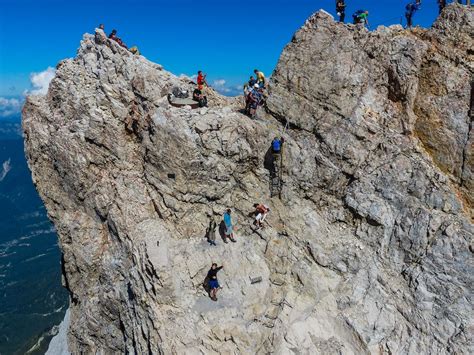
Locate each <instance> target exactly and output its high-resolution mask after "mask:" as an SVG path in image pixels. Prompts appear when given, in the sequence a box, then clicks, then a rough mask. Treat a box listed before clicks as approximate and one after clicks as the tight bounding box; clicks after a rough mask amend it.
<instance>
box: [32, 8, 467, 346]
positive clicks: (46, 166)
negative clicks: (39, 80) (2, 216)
mask: <svg viewBox="0 0 474 355" xmlns="http://www.w3.org/2000/svg"><path fill="white" fill-rule="evenodd" d="M473 34H474V13H473V11H472V10H469V9H467V8H465V7H461V6H451V7H449V8H447V9H446V10H445V11H444V13H443V15H442V16H441V18H439V19H438V21H437V22H436V24H435V25H434V26H433V28H432V29H430V30H420V29H416V30H413V31H406V30H403V29H402V28H401V27H398V26H392V27H390V28H385V27H381V28H379V29H377V30H376V31H373V32H368V31H367V30H365V29H362V28H359V27H355V26H352V25H341V24H338V23H336V22H334V20H333V19H332V18H331V17H330V16H329V15H328V14H326V13H325V12H322V11H321V12H318V13H316V14H315V15H313V16H312V17H311V18H310V19H308V21H307V22H306V24H305V25H304V26H303V27H302V28H301V29H300V30H299V31H298V32H297V33H296V34H295V36H294V38H293V40H292V42H291V43H290V44H289V45H288V46H287V47H286V48H285V50H284V51H283V53H282V55H281V58H280V61H279V63H278V66H277V68H276V70H275V72H274V74H273V76H272V81H271V84H270V88H269V92H268V98H267V107H266V111H265V112H264V111H263V110H262V111H261V112H260V113H259V115H258V118H257V119H255V120H252V119H250V118H248V117H246V116H244V115H242V114H240V113H239V110H238V109H239V107H238V104H239V102H238V101H237V100H231V99H227V98H224V97H221V96H219V95H218V94H217V93H215V92H213V91H212V90H209V91H208V95H209V96H210V97H211V100H210V101H211V107H210V108H209V109H199V110H190V109H188V108H175V107H171V106H170V104H169V103H168V100H167V98H166V95H167V93H168V92H169V91H170V90H171V88H172V87H174V86H181V87H190V84H189V80H187V79H185V78H178V77H175V76H174V75H172V74H171V73H168V72H166V71H165V70H163V69H162V68H161V66H159V65H157V64H154V63H151V62H149V61H147V60H146V59H145V58H143V57H137V56H133V55H132V54H130V53H128V52H127V51H126V50H124V49H122V48H120V47H119V46H118V45H117V44H116V43H114V42H111V41H110V40H107V39H106V38H105V36H104V34H103V32H101V31H100V30H98V31H97V32H96V34H95V36H93V35H85V36H84V39H83V41H82V42H81V46H80V48H79V50H78V53H77V56H76V58H74V59H70V60H65V61H63V62H61V63H60V64H59V65H58V67H57V73H56V77H55V79H54V80H53V81H52V82H51V85H50V88H49V92H48V94H47V95H46V96H45V97H29V98H28V100H27V103H26V105H25V107H24V110H23V128H24V131H25V140H26V152H27V156H28V160H29V164H30V167H31V170H32V173H33V178H34V181H35V183H36V184H37V188H38V190H39V192H40V194H41V196H42V198H43V200H44V202H45V204H46V207H47V209H48V212H49V215H50V218H51V219H52V220H53V221H54V223H55V225H56V228H57V230H58V235H59V238H60V245H61V249H62V251H63V253H64V257H63V268H64V284H65V286H66V287H67V289H68V290H69V292H70V296H71V308H70V312H71V315H70V319H71V321H70V328H69V336H68V342H69V347H70V351H71V352H72V353H94V352H96V353H117V352H126V353H137V354H138V353H140V354H142V353H164V354H169V353H176V354H183V353H189V354H194V353H199V352H201V353H206V354H213V353H270V352H275V353H279V354H288V353H318V354H319V353H320V354H328V353H343V354H351V353H353V354H361V353H397V354H400V353H466V354H467V353H472V352H473V351H474V348H473V341H472V331H473V311H472V309H473V302H472V294H473V289H472V284H473V275H474V267H473V264H472V253H473V250H474V246H473V242H472V236H473V231H474V229H473V224H472V219H471V218H472V204H473V194H472V193H473V163H474V161H473V151H472V142H473V139H474V138H473V134H472V116H470V114H472V107H470V105H471V104H472V95H473V93H472V83H473V75H474V64H473V59H474V43H473V37H474V36H473ZM470 109H471V111H470ZM276 135H282V136H283V137H284V138H285V139H286V143H285V147H284V160H283V180H284V184H283V190H282V194H281V199H279V198H276V197H274V198H270V192H269V189H270V186H269V185H270V170H269V169H270V168H269V164H268V163H269V162H268V159H267V158H268V152H267V150H268V147H269V144H270V142H271V140H272V139H273V137H274V136H276ZM270 165H271V164H270ZM257 202H265V203H267V204H268V205H269V206H270V208H271V211H270V214H269V216H268V219H267V220H268V224H267V225H266V227H265V228H264V229H261V230H259V231H253V230H252V228H251V227H252V225H251V222H252V218H251V217H249V212H251V211H252V209H253V208H252V206H253V204H254V203H257ZM228 207H230V208H232V210H233V213H234V219H235V220H236V221H237V224H236V228H237V231H236V234H237V242H236V243H232V244H224V243H223V242H222V241H221V240H220V238H218V245H217V246H216V247H211V246H209V245H208V244H207V243H206V241H205V238H204V236H205V234H206V229H207V228H208V225H209V222H210V221H211V220H212V219H216V220H218V221H220V219H221V218H222V213H223V212H224V210H225V209H226V208H228ZM216 233H217V234H219V228H218V230H217V231H216ZM212 262H217V263H223V264H224V269H223V270H222V271H221V272H220V273H219V277H220V282H221V284H222V286H223V289H222V291H221V292H220V294H219V300H218V302H217V303H216V302H213V301H211V300H210V299H209V298H208V297H207V295H206V292H205V290H204V288H203V287H202V282H203V280H204V278H205V276H206V273H207V270H208V268H209V267H210V264H211V263H212ZM258 276H260V277H262V282H260V283H255V284H251V282H250V278H253V277H258Z"/></svg>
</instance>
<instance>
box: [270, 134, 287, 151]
mask: <svg viewBox="0 0 474 355" xmlns="http://www.w3.org/2000/svg"><path fill="white" fill-rule="evenodd" d="M284 142H285V139H284V138H283V137H281V138H278V137H275V138H273V141H272V153H273V154H280V153H281V146H282V145H283V143H284Z"/></svg>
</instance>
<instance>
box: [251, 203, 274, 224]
mask: <svg viewBox="0 0 474 355" xmlns="http://www.w3.org/2000/svg"><path fill="white" fill-rule="evenodd" d="M253 207H254V208H255V221H254V222H253V224H254V226H256V227H257V228H262V227H263V221H265V218H266V217H267V214H268V212H270V207H268V206H267V205H264V204H258V203H256V204H254V205H253Z"/></svg>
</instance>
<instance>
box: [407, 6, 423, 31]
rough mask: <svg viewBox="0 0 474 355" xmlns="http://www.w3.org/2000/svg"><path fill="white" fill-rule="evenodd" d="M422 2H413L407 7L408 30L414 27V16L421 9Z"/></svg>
mask: <svg viewBox="0 0 474 355" xmlns="http://www.w3.org/2000/svg"><path fill="white" fill-rule="evenodd" d="M420 6H421V0H416V1H411V2H409V3H408V4H407V6H406V7H405V10H406V12H405V17H406V19H407V28H411V27H412V26H413V15H414V14H415V12H417V11H418V10H419V9H420Z"/></svg>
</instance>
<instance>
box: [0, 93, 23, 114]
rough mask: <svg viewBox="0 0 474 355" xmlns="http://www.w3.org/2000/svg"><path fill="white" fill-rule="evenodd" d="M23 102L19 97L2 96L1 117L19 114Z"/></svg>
mask: <svg viewBox="0 0 474 355" xmlns="http://www.w3.org/2000/svg"><path fill="white" fill-rule="evenodd" d="M22 104H23V102H22V101H21V100H19V99H7V98H5V97H0V117H10V116H13V115H17V114H19V113H20V111H21V106H22Z"/></svg>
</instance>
